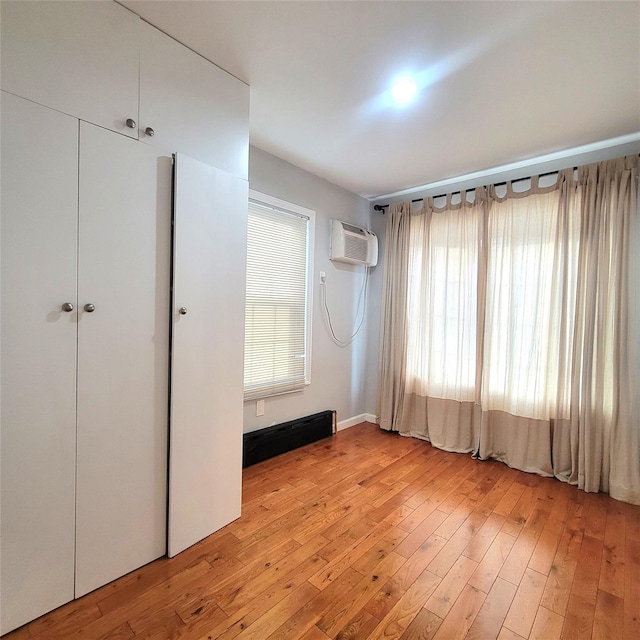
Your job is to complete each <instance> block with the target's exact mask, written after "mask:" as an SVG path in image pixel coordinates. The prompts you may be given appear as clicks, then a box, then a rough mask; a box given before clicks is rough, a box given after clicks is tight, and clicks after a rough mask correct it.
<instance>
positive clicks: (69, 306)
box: [62, 302, 73, 313]
mask: <svg viewBox="0 0 640 640" xmlns="http://www.w3.org/2000/svg"><path fill="white" fill-rule="evenodd" d="M62 310H63V311H65V312H66V313H69V312H70V311H73V305H72V304H71V303H70V302H65V303H63V305H62Z"/></svg>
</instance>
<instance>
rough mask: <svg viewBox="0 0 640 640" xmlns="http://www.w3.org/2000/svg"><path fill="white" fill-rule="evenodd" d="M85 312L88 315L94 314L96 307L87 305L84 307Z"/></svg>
mask: <svg viewBox="0 0 640 640" xmlns="http://www.w3.org/2000/svg"><path fill="white" fill-rule="evenodd" d="M84 310H85V311H86V312H87V313H93V312H94V311H95V310H96V306H95V305H94V304H89V303H87V304H85V305H84Z"/></svg>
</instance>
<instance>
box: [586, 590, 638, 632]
mask: <svg viewBox="0 0 640 640" xmlns="http://www.w3.org/2000/svg"><path fill="white" fill-rule="evenodd" d="M636 604H637V605H638V606H639V607H640V603H636ZM623 636H624V601H623V599H622V598H619V597H618V596H614V595H612V594H610V593H608V592H606V591H601V590H600V589H598V595H597V598H596V610H595V613H594V616H593V637H594V638H602V640H616V639H617V638H622V637H623Z"/></svg>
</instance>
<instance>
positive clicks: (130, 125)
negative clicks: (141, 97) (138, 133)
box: [126, 118, 136, 129]
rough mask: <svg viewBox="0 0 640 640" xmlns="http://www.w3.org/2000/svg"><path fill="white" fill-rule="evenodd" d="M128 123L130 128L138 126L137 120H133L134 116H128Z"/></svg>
mask: <svg viewBox="0 0 640 640" xmlns="http://www.w3.org/2000/svg"><path fill="white" fill-rule="evenodd" d="M126 125H127V127H129V129H135V128H136V121H135V120H133V119H132V118H127V122H126Z"/></svg>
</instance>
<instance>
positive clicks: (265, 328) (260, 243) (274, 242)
mask: <svg viewBox="0 0 640 640" xmlns="http://www.w3.org/2000/svg"><path fill="white" fill-rule="evenodd" d="M308 244H309V218H308V217H305V216H303V215H300V214H297V213H293V212H289V211H285V210H281V209H278V208H275V207H271V206H265V205H263V204H261V203H259V202H256V201H253V200H250V201H249V217H248V229H247V294H246V312H245V356H244V397H245V400H251V399H256V398H261V397H265V396H271V395H277V394H281V393H287V392H289V391H295V390H296V389H301V388H302V387H303V386H304V384H305V378H306V361H307V354H306V343H307V341H306V335H307V308H306V307H307V263H308V259H307V255H308Z"/></svg>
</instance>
